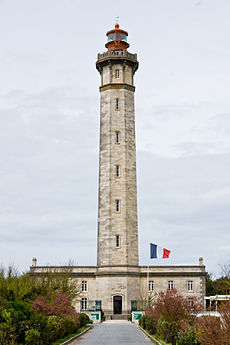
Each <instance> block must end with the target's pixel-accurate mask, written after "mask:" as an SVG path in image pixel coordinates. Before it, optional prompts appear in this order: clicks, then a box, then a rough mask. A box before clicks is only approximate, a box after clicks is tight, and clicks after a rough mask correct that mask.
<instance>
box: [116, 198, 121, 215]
mask: <svg viewBox="0 0 230 345" xmlns="http://www.w3.org/2000/svg"><path fill="white" fill-rule="evenodd" d="M116 211H117V212H120V200H116Z"/></svg>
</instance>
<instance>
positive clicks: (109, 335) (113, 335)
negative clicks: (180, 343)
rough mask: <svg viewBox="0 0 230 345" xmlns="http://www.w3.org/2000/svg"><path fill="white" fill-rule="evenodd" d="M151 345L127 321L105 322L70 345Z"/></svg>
mask: <svg viewBox="0 0 230 345" xmlns="http://www.w3.org/2000/svg"><path fill="white" fill-rule="evenodd" d="M142 344H152V342H151V341H150V339H149V338H148V337H147V336H146V335H145V334H144V333H143V332H142V331H140V330H139V328H138V326H137V325H135V324H132V323H131V322H127V321H118V320H113V321H106V322H103V323H101V324H98V325H95V326H94V327H93V328H92V329H91V330H90V331H89V332H87V333H86V334H84V335H83V336H81V337H80V338H79V339H77V340H75V341H74V342H73V343H71V345H142Z"/></svg>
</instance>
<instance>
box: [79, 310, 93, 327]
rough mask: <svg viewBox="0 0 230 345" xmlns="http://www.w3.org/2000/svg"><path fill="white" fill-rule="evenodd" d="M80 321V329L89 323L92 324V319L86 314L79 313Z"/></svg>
mask: <svg viewBox="0 0 230 345" xmlns="http://www.w3.org/2000/svg"><path fill="white" fill-rule="evenodd" d="M78 320H79V323H80V327H83V326H85V325H87V323H90V318H89V317H88V315H87V314H85V313H79V314H78Z"/></svg>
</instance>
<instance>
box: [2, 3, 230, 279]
mask: <svg viewBox="0 0 230 345" xmlns="http://www.w3.org/2000/svg"><path fill="white" fill-rule="evenodd" d="M229 13H230V1H229V0H200V1H199V0H143V1H134V0H132V1H130V0H126V1H120V0H116V1H115V2H109V1H104V0H102V1H100V0H98V1H89V0H85V1H80V0H20V1H19V0H0V76H1V78H0V80H1V82H0V263H2V264H3V265H4V266H7V265H8V264H10V263H14V264H15V266H16V267H17V268H18V269H19V270H20V271H26V270H28V269H29V266H30V264H31V260H32V257H34V256H35V257H37V259H38V264H39V265H45V264H51V265H55V264H66V263H68V261H69V259H71V260H73V261H74V263H75V264H76V265H95V264H96V235H97V198H98V195H97V193H98V191H97V189H98V149H99V146H98V144H99V116H100V114H99V90H98V87H99V83H100V78H99V74H98V72H97V70H96V69H95V61H96V56H97V53H98V52H103V51H105V50H106V48H105V47H104V44H105V43H106V36H105V34H106V32H107V31H108V30H109V29H112V28H113V27H114V23H115V17H116V16H119V17H120V21H119V22H120V27H121V28H123V29H125V30H127V31H128V32H129V37H128V38H129V39H128V41H129V43H130V48H129V51H130V52H132V53H137V55H138V60H139V63H140V66H139V70H138V71H137V72H136V76H135V85H136V140H137V174H138V176H137V177H138V186H137V189H138V218H139V254H140V255H139V256H140V264H141V265H144V264H148V254H149V242H154V243H157V244H159V245H161V246H163V247H166V248H168V249H171V250H172V254H171V259H170V260H167V261H163V260H161V261H160V260H155V261H152V262H151V263H152V264H154V265H155V264H165V263H167V264H192V265H194V264H198V260H199V257H200V256H203V257H204V263H205V264H206V265H207V269H208V271H209V272H214V273H215V274H218V272H219V271H220V269H219V265H220V264H224V263H226V262H229V261H230V85H229V84H230V62H229V61H230V20H229Z"/></svg>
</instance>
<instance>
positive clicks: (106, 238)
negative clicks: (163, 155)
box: [96, 24, 138, 267]
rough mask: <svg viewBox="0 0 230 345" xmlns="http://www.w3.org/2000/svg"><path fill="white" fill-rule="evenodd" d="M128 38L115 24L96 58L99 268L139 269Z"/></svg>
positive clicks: (132, 63)
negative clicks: (99, 102)
mask: <svg viewBox="0 0 230 345" xmlns="http://www.w3.org/2000/svg"><path fill="white" fill-rule="evenodd" d="M127 36H128V33H127V32H126V31H124V30H121V29H120V28H119V24H116V25H115V29H113V30H111V31H109V32H107V37H108V42H107V43H106V45H105V46H106V48H107V51H106V52H105V53H102V54H98V59H97V62H96V68H97V70H98V71H99V73H100V75H101V86H100V95H101V104H100V153H99V154H100V163H99V202H98V246H97V250H98V253H97V265H98V266H99V267H100V266H110V267H111V266H112V267H115V266H126V267H127V266H138V228H137V191H136V148H135V108H134V92H135V87H134V78H133V77H134V74H135V72H136V70H137V68H138V61H137V55H136V54H131V53H129V52H128V51H127V48H128V47H129V44H128V43H127Z"/></svg>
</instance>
